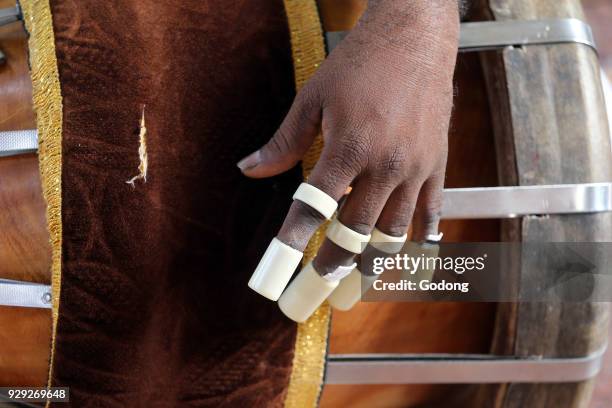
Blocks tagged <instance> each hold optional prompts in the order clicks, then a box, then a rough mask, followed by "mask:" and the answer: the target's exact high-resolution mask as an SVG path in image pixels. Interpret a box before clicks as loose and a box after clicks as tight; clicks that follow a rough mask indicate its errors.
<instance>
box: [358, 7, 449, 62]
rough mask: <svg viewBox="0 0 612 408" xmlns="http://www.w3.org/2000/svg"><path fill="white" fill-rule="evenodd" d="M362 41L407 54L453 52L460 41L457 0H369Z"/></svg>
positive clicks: (362, 21)
mask: <svg viewBox="0 0 612 408" xmlns="http://www.w3.org/2000/svg"><path fill="white" fill-rule="evenodd" d="M355 31H358V32H360V33H359V34H358V35H359V37H360V40H361V41H367V42H368V43H370V44H373V43H375V44H376V45H378V46H380V47H382V48H384V49H387V50H396V51H397V52H399V53H405V52H406V50H408V49H409V50H411V51H412V50H418V49H422V50H427V51H428V52H440V53H450V54H451V55H452V60H453V61H454V57H455V56H454V54H456V52H457V46H458V42H459V8H458V2H457V0H369V1H368V7H367V9H366V11H365V13H364V14H363V16H362V17H361V19H360V20H359V22H358V24H357V26H356V30H355Z"/></svg>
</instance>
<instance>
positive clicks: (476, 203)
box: [0, 129, 612, 219]
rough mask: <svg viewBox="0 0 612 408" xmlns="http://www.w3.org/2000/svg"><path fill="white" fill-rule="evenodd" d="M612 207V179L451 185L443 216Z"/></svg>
mask: <svg viewBox="0 0 612 408" xmlns="http://www.w3.org/2000/svg"><path fill="white" fill-rule="evenodd" d="M37 149H38V140H37V132H36V130H35V129H31V130H15V131H7V132H0V157H2V156H10V155H17V154H24V153H35V152H36V151H37ZM609 211H612V183H584V184H558V185H537V186H508V187H476V188H450V189H445V190H444V200H443V204H442V218H443V219H475V218H516V217H521V216H525V215H549V214H589V213H598V212H609Z"/></svg>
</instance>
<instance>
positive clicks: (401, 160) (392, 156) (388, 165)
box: [379, 146, 405, 177]
mask: <svg viewBox="0 0 612 408" xmlns="http://www.w3.org/2000/svg"><path fill="white" fill-rule="evenodd" d="M404 165H405V155H404V153H403V151H402V149H401V148H400V147H398V146H395V147H394V148H393V150H392V151H391V152H390V153H388V154H386V155H384V156H383V158H382V160H381V161H380V166H379V168H380V170H382V171H383V172H384V173H385V174H386V175H388V176H389V177H396V176H399V175H401V174H402V173H403V170H404Z"/></svg>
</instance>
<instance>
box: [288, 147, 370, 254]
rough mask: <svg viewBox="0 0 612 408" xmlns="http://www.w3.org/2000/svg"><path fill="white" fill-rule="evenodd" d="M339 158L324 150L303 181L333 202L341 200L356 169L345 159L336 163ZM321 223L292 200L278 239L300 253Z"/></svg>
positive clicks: (318, 216)
mask: <svg viewBox="0 0 612 408" xmlns="http://www.w3.org/2000/svg"><path fill="white" fill-rule="evenodd" d="M341 154H342V153H341V152H338V153H336V152H333V151H329V150H325V151H324V152H323V154H322V155H321V158H320V159H319V162H318V163H317V164H316V165H315V167H314V169H313V170H312V172H311V174H310V177H309V178H308V180H307V182H308V184H311V185H313V186H314V187H316V188H318V189H319V190H321V191H323V192H324V193H326V194H327V195H329V196H330V197H332V198H333V199H334V200H336V201H339V200H340V199H341V198H343V197H344V194H345V192H346V191H347V188H348V187H349V186H350V184H351V182H352V181H353V180H354V178H355V176H356V175H357V173H358V167H359V166H358V165H357V164H356V162H355V163H352V162H351V161H350V160H348V161H347V159H344V160H340V159H339V158H338V157H339V155H341ZM323 221H325V217H324V216H323V215H321V214H320V213H319V212H317V211H316V210H315V209H314V208H312V207H310V206H309V205H307V204H305V203H303V202H301V201H298V200H296V201H294V202H293V204H292V205H291V207H290V208H289V213H288V214H287V217H286V218H285V221H284V222H283V225H282V227H281V229H280V231H279V233H278V238H279V239H280V240H281V241H283V242H284V243H286V244H287V245H289V246H291V247H293V248H295V249H297V250H299V251H304V249H305V248H306V245H307V244H308V241H309V240H310V238H311V237H312V235H313V234H314V233H315V232H316V230H317V228H318V227H319V226H320V225H321V224H322V223H323Z"/></svg>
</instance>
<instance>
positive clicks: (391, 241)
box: [370, 228, 408, 254]
mask: <svg viewBox="0 0 612 408" xmlns="http://www.w3.org/2000/svg"><path fill="white" fill-rule="evenodd" d="M407 238H408V234H407V233H406V234H404V235H402V236H401V237H394V236H393V235H388V234H385V233H384V232H382V231H381V230H379V229H378V228H374V231H372V237H371V238H370V245H371V246H373V247H374V248H376V249H378V250H379V251H381V252H384V253H386V254H396V253H398V252H399V251H400V250H401V249H402V247H403V246H404V243H405V242H406V239H407Z"/></svg>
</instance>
